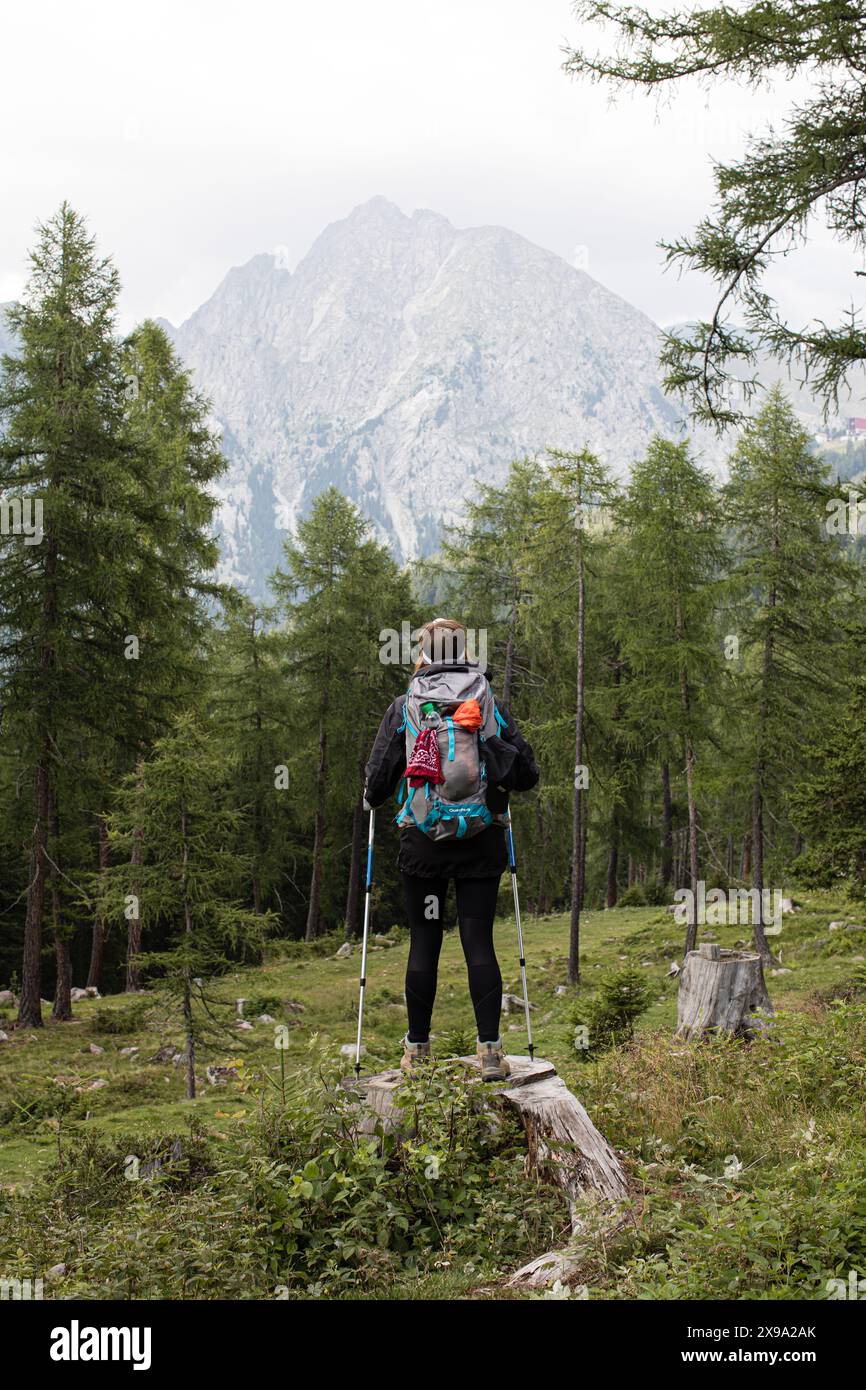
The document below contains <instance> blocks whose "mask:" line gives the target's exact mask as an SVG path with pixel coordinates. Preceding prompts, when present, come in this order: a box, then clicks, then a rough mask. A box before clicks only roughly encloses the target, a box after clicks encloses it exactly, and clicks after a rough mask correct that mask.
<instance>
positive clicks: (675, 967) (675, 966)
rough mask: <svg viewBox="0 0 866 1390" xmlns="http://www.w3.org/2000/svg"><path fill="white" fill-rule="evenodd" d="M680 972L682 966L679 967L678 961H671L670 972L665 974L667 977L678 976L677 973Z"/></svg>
mask: <svg viewBox="0 0 866 1390" xmlns="http://www.w3.org/2000/svg"><path fill="white" fill-rule="evenodd" d="M681 970H682V966H681V965H680V963H679V961H677V960H672V961H671V967H670V970H669V971H668V972H667V973H668V974H669V975H679V973H680V971H681Z"/></svg>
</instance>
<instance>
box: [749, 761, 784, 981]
mask: <svg viewBox="0 0 866 1390" xmlns="http://www.w3.org/2000/svg"><path fill="white" fill-rule="evenodd" d="M763 773H764V769H763V767H762V765H761V764H760V763H758V765H757V767H756V768H755V788H754V793H753V797H752V888H753V889H754V890H755V898H754V902H755V907H754V915H755V920H754V921H753V923H752V939H753V941H754V943H755V949H756V951H757V952H758V955H759V956H760V957H761V963H762V964H763V965H778V961H777V960H776V958H775V956H774V955H773V953H772V951H771V950H770V948H769V946H768V945H767V935H766V932H765V931H764V796H763Z"/></svg>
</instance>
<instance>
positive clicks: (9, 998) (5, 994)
mask: <svg viewBox="0 0 866 1390" xmlns="http://www.w3.org/2000/svg"><path fill="white" fill-rule="evenodd" d="M17 1003H18V1000H17V999H16V998H15V995H14V994H13V993H12V991H11V989H0V1005H2V1004H9V1005H15V1004H17Z"/></svg>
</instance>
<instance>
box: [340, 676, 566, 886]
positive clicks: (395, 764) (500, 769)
mask: <svg viewBox="0 0 866 1390" xmlns="http://www.w3.org/2000/svg"><path fill="white" fill-rule="evenodd" d="M405 699H406V697H405V695H400V696H398V698H397V699H396V700H394V701H393V703H392V704H391V705H389V707H388V709H387V711H386V714H385V718H384V719H383V720H382V723H381V725H380V726H379V732H378V734H377V735H376V741H375V743H374V744H373V749H372V752H371V753H370V757H369V760H368V762H367V766H366V769H365V777H366V787H365V792H364V795H365V797H366V799H367V802H368V804H369V805H370V806H381V805H383V804H384V802H386V801H387V800H388V798H389V796H392V795H393V794H394V792H395V791H396V790H397V787H398V785H399V782H400V779H401V777H402V776H403V773H404V772H405V771H406V739H405V734H404V733H403V731H402V729H401V725H402V723H403V704H404V701H405ZM497 709H498V710H499V713H500V715H501V716H502V718H503V720H504V721H505V726H504V728H503V729H502V731H501V734H494V735H490V737H488V738H487V739H485V742H484V754H483V756H484V761H485V763H486V764H487V788H488V789H487V806H488V808H489V810H491V811H492V812H493V813H494V815H502V814H503V813H504V812H505V811H507V810H508V794H509V792H513V791H514V792H524V791H529V790H530V789H531V788H532V787H534V786H535V784H536V783H537V781H538V775H539V774H538V767H537V765H536V762H535V757H534V755H533V752H532V749H531V747H530V746H529V744H528V743H527V742H526V739H525V738H524V737H523V735H522V733H521V732H520V730H519V728H518V727H517V722H516V720H514V719H513V718H512V717H511V715H510V714H509V713H508V710H507V709H505V707H504V706H503V705H500V704H499V703H498V702H497ZM398 731H399V732H398ZM397 863H398V865H399V867H400V868H401V869H402V870H403V871H404V873H410V874H416V875H418V876H419V877H423V878H433V877H443V878H454V877H456V878H484V877H488V876H492V875H498V874H501V873H502V872H503V870H504V868H505V866H506V863H507V855H506V848H505V836H504V833H503V829H502V826H500V825H490V826H488V827H487V828H486V829H485V830H482V831H481V832H480V834H478V835H473V836H472V837H471V838H469V839H467V840H456V839H455V840H444V841H442V840H431V839H430V837H429V835H425V834H424V832H423V831H422V830H418V829H416V827H414V826H407V827H405V828H404V829H402V830H401V832H400V854H399V857H398V860H397Z"/></svg>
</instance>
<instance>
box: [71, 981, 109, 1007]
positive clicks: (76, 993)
mask: <svg viewBox="0 0 866 1390" xmlns="http://www.w3.org/2000/svg"><path fill="white" fill-rule="evenodd" d="M69 997H70V999H71V1000H72V1002H73V1004H80V1003H81V1001H82V999H101V998H102V995H101V994H100V993H99V990H98V989H97V988H96V986H95V985H88V986H87V988H86V989H79V988H78V987H76V988H75V989H71V990H70V991H69Z"/></svg>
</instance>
